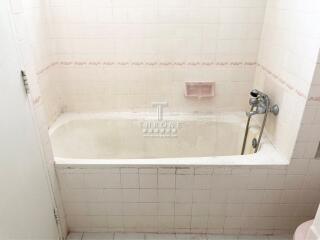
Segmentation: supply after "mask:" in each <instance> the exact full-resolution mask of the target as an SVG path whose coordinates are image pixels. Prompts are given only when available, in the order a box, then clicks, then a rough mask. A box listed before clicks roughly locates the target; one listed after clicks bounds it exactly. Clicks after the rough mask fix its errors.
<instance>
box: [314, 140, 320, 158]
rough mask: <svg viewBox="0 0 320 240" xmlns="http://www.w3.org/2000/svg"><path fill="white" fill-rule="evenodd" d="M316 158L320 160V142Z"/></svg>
mask: <svg viewBox="0 0 320 240" xmlns="http://www.w3.org/2000/svg"><path fill="white" fill-rule="evenodd" d="M315 158H319V159H320V142H319V144H318V148H317V152H316V156H315Z"/></svg>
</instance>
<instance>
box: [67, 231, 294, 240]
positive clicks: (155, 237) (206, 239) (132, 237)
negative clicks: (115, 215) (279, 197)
mask: <svg viewBox="0 0 320 240" xmlns="http://www.w3.org/2000/svg"><path fill="white" fill-rule="evenodd" d="M184 239H190V240H290V239H292V238H291V237H289V236H226V235H211V234H208V235H203V234H201V235H200V234H143V233H130V234H125V233H70V234H69V236H68V238H67V240H184Z"/></svg>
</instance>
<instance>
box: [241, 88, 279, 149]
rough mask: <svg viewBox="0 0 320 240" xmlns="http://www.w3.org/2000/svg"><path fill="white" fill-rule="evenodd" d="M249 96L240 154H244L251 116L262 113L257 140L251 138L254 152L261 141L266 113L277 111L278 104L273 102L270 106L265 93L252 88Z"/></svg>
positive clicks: (276, 112) (275, 113)
mask: <svg viewBox="0 0 320 240" xmlns="http://www.w3.org/2000/svg"><path fill="white" fill-rule="evenodd" d="M250 96H251V97H250V99H249V105H250V106H251V109H250V112H246V115H247V117H248V120H247V125H246V130H245V134H244V139H243V144H242V150H241V154H242V155H243V154H244V151H245V147H246V142H247V137H248V131H249V125H250V120H251V117H252V116H253V115H256V114H264V118H263V122H262V125H261V128H260V133H259V137H258V140H257V139H256V138H254V139H253V140H252V147H253V149H254V152H255V153H256V152H257V151H258V148H259V145H260V141H261V138H262V134H263V130H264V127H265V124H266V121H267V116H268V113H269V112H271V113H273V114H274V115H275V116H276V115H278V113H279V107H278V105H276V104H275V105H273V106H270V104H271V103H270V99H269V97H268V95H267V94H265V93H263V92H260V91H259V90H257V89H254V90H252V91H251V92H250Z"/></svg>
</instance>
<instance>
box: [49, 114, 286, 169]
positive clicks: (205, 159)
mask: <svg viewBox="0 0 320 240" xmlns="http://www.w3.org/2000/svg"><path fill="white" fill-rule="evenodd" d="M154 118H155V116H154V114H153V113H128V112H121V113H95V114H92V113H87V114H85V113H81V114H79V113H67V114H63V115H61V116H60V117H59V118H58V119H57V121H56V122H55V123H54V124H53V125H52V126H51V128H50V129H49V134H50V137H51V141H52V147H53V152H54V156H55V163H56V165H57V167H61V168H65V167H68V168H70V167H81V168H83V167H92V166H95V167H103V166H106V167H107V166H122V165H135V166H201V165H202V166H203V165H286V164H288V162H287V161H286V160H285V159H284V158H283V157H282V156H281V155H280V154H279V152H278V151H277V150H276V149H275V148H274V146H273V145H272V144H271V143H270V141H268V139H267V138H266V137H263V139H262V143H261V145H260V149H259V151H258V152H257V153H255V154H252V148H251V147H250V143H251V140H252V137H253V136H254V135H256V134H257V132H258V131H257V129H255V128H254V127H253V128H252V129H251V131H250V133H249V136H248V145H247V151H246V155H242V156H241V155H239V154H240V151H241V145H242V141H243V135H244V128H245V121H246V118H245V114H244V113H242V112H236V113H221V114H215V115H213V114H210V115H195V114H192V115H191V114H181V113H179V114H178V113H175V114H170V115H166V116H165V120H166V121H167V122H168V123H171V122H174V123H178V127H177V129H176V130H175V134H174V135H176V136H171V135H170V136H167V137H160V136H153V137H150V136H144V132H143V126H144V125H143V124H144V122H145V121H152V120H153V119H154Z"/></svg>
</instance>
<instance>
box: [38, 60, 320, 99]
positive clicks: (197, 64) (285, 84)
mask: <svg viewBox="0 0 320 240" xmlns="http://www.w3.org/2000/svg"><path fill="white" fill-rule="evenodd" d="M53 66H76V67H79V66H102V67H105V66H114V67H124V66H127V67H129V66H133V67H221V66H229V67H235V66H236V67H241V66H242V67H248V66H256V67H258V68H260V69H261V70H262V71H263V72H265V73H266V74H268V75H269V76H271V77H272V78H273V79H274V80H275V81H277V82H278V83H279V84H281V85H282V86H283V87H284V88H286V89H288V90H290V91H293V92H294V93H295V94H297V95H298V96H300V97H302V98H304V99H307V100H308V101H315V102H320V96H314V97H309V98H307V96H306V95H305V94H304V93H303V92H301V91H300V90H298V89H296V88H295V87H294V86H292V85H290V84H289V83H288V82H286V81H285V80H284V79H282V78H281V77H280V76H278V75H277V74H275V73H274V72H272V71H271V70H269V69H268V68H267V67H266V66H264V65H262V64H260V63H257V62H246V61H244V62H241V61H231V62H223V61H221V62H215V61H195V62H185V61H181V62H179V61H173V62H171V61H149V62H143V61H56V62H52V63H50V64H49V65H48V66H46V67H44V68H43V69H41V70H40V71H38V72H37V74H38V75H40V74H42V73H44V72H46V71H47V70H49V69H50V68H51V67H53Z"/></svg>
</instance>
